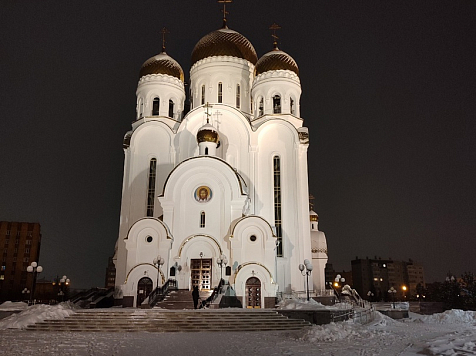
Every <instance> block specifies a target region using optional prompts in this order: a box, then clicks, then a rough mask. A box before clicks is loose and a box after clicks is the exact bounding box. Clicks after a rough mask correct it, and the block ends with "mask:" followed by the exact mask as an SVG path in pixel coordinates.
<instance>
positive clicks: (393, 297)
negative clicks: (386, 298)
mask: <svg viewBox="0 0 476 356" xmlns="http://www.w3.org/2000/svg"><path fill="white" fill-rule="evenodd" d="M388 293H389V294H390V295H391V296H392V302H393V309H395V294H396V293H397V290H396V289H395V288H393V287H390V289H389V290H388Z"/></svg>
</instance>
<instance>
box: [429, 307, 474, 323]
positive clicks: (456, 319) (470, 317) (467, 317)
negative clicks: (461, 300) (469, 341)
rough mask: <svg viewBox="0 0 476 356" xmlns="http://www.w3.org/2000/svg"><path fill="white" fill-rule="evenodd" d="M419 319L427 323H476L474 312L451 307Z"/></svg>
mask: <svg viewBox="0 0 476 356" xmlns="http://www.w3.org/2000/svg"><path fill="white" fill-rule="evenodd" d="M421 321H422V322H424V323H427V324H476V312H475V311H470V310H468V311H463V310H461V309H452V310H447V311H445V312H443V313H438V314H433V315H426V316H424V317H422V318H421Z"/></svg>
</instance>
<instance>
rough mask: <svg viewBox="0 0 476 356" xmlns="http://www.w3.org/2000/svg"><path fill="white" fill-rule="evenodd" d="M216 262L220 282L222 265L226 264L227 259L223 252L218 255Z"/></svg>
mask: <svg viewBox="0 0 476 356" xmlns="http://www.w3.org/2000/svg"><path fill="white" fill-rule="evenodd" d="M217 264H218V266H219V267H220V282H221V280H222V279H223V266H225V267H226V265H227V264H228V259H227V258H226V256H225V255H224V254H223V253H222V254H221V255H220V257H218V258H217Z"/></svg>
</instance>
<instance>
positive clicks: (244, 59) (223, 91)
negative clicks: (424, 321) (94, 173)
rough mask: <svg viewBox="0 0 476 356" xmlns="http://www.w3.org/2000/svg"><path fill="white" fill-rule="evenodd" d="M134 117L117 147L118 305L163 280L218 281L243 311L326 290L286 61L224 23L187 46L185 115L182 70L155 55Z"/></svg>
mask: <svg viewBox="0 0 476 356" xmlns="http://www.w3.org/2000/svg"><path fill="white" fill-rule="evenodd" d="M136 95H137V117H136V118H135V120H134V121H133V123H132V130H131V131H129V132H127V133H126V135H125V137H124V145H123V148H124V154H125V162H124V180H123V190H122V205H121V216H120V229H119V237H118V240H117V243H116V251H115V256H114V263H115V266H116V282H115V283H116V293H115V298H116V304H118V305H121V304H122V305H123V306H128V307H135V306H139V305H140V303H141V302H142V301H143V300H144V298H145V297H146V296H147V295H148V294H149V293H150V292H151V290H153V289H155V288H156V287H157V286H159V287H160V286H162V285H163V284H164V283H165V282H166V281H167V280H168V279H174V280H175V281H176V284H177V287H178V289H186V290H191V289H192V288H193V287H194V286H198V287H199V288H200V290H209V289H213V288H214V287H216V286H217V285H218V284H219V281H220V279H221V278H222V277H223V279H224V280H225V282H226V283H228V284H229V286H230V287H231V288H233V290H234V293H236V296H237V297H238V299H239V301H240V302H241V303H242V306H243V307H244V308H262V307H264V308H270V307H274V305H275V300H276V296H277V293H284V294H291V293H298V294H299V293H303V291H305V290H306V288H307V286H306V278H305V277H303V275H302V274H301V271H300V269H299V265H300V264H302V263H303V261H304V260H306V259H307V260H309V261H311V263H312V265H313V270H312V274H311V276H310V277H309V289H310V290H312V291H313V293H314V294H319V292H320V291H321V290H323V289H324V288H325V281H324V268H325V264H326V262H327V243H326V238H325V235H324V233H322V232H320V231H319V230H318V217H317V214H316V213H314V212H313V211H310V210H309V200H308V199H309V190H308V168H307V165H308V164H307V150H308V146H309V136H308V130H307V128H306V127H304V126H303V124H304V121H303V119H302V118H301V117H300V96H301V85H300V80H299V70H298V66H297V64H296V62H295V61H294V59H293V58H292V57H291V56H290V55H288V54H287V53H285V52H283V51H281V50H279V49H278V47H277V44H276V42H275V45H274V49H273V50H271V51H270V52H268V53H266V54H265V55H263V56H262V57H261V58H260V59H258V57H257V54H256V51H255V49H254V47H253V45H252V44H251V43H250V41H248V39H246V38H245V37H244V36H243V35H241V34H240V33H238V32H236V31H233V30H231V29H229V28H228V27H227V26H226V22H224V25H223V27H222V28H220V29H219V30H217V31H213V32H211V33H209V34H207V35H206V36H204V37H203V38H201V39H200V40H199V41H198V43H197V44H196V46H195V48H194V49H193V52H192V59H191V69H190V93H189V99H188V100H189V102H190V110H189V111H188V112H187V113H186V115H184V109H185V100H186V92H185V87H184V72H183V70H182V67H181V66H180V65H179V64H178V63H177V62H176V61H175V60H174V59H173V58H172V57H170V56H169V55H168V54H167V53H165V48H163V50H162V53H160V54H158V55H156V56H154V57H152V58H150V59H148V60H147V61H146V62H145V63H144V64H143V65H142V67H141V70H140V79H139V83H138V86H137V92H136Z"/></svg>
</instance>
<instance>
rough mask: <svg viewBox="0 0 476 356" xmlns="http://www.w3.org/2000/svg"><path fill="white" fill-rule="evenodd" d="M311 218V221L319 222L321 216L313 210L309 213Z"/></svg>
mask: <svg viewBox="0 0 476 356" xmlns="http://www.w3.org/2000/svg"><path fill="white" fill-rule="evenodd" d="M309 217H310V219H311V221H319V215H317V214H316V213H315V212H314V211H313V210H311V211H310V212H309Z"/></svg>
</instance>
